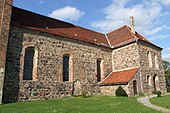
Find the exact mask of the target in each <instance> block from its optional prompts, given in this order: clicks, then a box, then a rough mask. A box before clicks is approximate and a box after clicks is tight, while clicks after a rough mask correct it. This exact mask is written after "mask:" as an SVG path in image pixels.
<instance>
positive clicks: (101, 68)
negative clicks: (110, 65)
mask: <svg viewBox="0 0 170 113" xmlns="http://www.w3.org/2000/svg"><path fill="white" fill-rule="evenodd" d="M96 77H97V82H101V81H102V80H103V79H104V61H103V60H101V59H97V75H96Z"/></svg>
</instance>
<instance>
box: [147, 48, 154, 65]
mask: <svg viewBox="0 0 170 113" xmlns="http://www.w3.org/2000/svg"><path fill="white" fill-rule="evenodd" d="M147 58H148V65H149V67H152V66H153V65H152V56H151V52H150V51H148V52H147Z"/></svg>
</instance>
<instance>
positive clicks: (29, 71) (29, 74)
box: [23, 47, 35, 80]
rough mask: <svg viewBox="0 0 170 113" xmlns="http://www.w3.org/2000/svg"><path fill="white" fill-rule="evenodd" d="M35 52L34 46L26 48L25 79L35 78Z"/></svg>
mask: <svg viewBox="0 0 170 113" xmlns="http://www.w3.org/2000/svg"><path fill="white" fill-rule="evenodd" d="M34 53H35V50H34V48H33V47H29V48H26V50H25V57H24V76H23V80H32V79H33V64H34Z"/></svg>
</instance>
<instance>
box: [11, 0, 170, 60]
mask: <svg viewBox="0 0 170 113" xmlns="http://www.w3.org/2000/svg"><path fill="white" fill-rule="evenodd" d="M14 6H17V7H19V8H23V9H26V10H29V11H33V12H36V13H39V14H42V15H46V16H49V17H52V18H57V19H60V20H64V21H67V22H70V23H73V24H76V25H80V26H82V27H85V28H88V29H92V30H95V31H98V32H102V33H107V32H110V31H112V30H114V29H116V28H119V27H121V26H123V25H124V24H126V25H129V17H130V16H134V18H135V25H136V31H137V32H139V33H140V34H142V35H143V36H145V38H147V39H148V40H150V41H152V42H153V43H155V44H157V45H158V46H160V47H163V51H162V54H163V59H164V60H169V61H170V0H14Z"/></svg>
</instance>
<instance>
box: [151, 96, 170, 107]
mask: <svg viewBox="0 0 170 113" xmlns="http://www.w3.org/2000/svg"><path fill="white" fill-rule="evenodd" d="M150 101H151V103H152V104H155V105H157V106H161V107H164V108H168V109H170V95H167V96H163V97H158V98H157V97H155V98H151V99H150Z"/></svg>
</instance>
